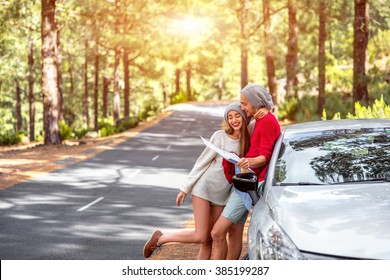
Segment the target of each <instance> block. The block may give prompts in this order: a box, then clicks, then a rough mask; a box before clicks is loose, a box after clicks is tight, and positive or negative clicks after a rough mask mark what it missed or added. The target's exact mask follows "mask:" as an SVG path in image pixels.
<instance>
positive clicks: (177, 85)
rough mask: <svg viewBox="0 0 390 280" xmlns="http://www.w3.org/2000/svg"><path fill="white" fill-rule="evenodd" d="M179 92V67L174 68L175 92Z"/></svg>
mask: <svg viewBox="0 0 390 280" xmlns="http://www.w3.org/2000/svg"><path fill="white" fill-rule="evenodd" d="M179 92H180V69H178V68H176V70H175V94H176V95H178V94H179Z"/></svg>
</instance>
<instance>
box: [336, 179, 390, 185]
mask: <svg viewBox="0 0 390 280" xmlns="http://www.w3.org/2000/svg"><path fill="white" fill-rule="evenodd" d="M364 182H390V177H386V178H371V179H363V180H356V181H344V182H338V183H331V185H340V184H351V183H364Z"/></svg>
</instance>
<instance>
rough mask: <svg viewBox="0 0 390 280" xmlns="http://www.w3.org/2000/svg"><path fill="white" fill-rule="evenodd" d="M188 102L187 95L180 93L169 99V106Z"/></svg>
mask: <svg viewBox="0 0 390 280" xmlns="http://www.w3.org/2000/svg"><path fill="white" fill-rule="evenodd" d="M187 100H188V96H187V93H186V92H184V91H180V92H179V93H178V94H176V95H173V96H172V97H171V105H174V104H179V103H184V102H186V101H187Z"/></svg>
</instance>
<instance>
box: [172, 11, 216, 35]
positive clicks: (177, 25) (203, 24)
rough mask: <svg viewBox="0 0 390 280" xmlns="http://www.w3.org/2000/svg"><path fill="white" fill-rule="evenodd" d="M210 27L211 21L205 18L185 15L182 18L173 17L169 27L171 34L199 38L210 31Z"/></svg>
mask: <svg viewBox="0 0 390 280" xmlns="http://www.w3.org/2000/svg"><path fill="white" fill-rule="evenodd" d="M211 27H212V23H211V21H210V20H208V19H206V18H201V17H194V16H187V17H185V18H182V19H173V20H172V21H171V23H170V28H169V29H170V31H171V33H172V34H175V35H181V36H186V37H191V38H194V37H197V38H198V39H199V40H201V39H202V37H204V36H206V35H207V34H208V33H209V32H210V29H211Z"/></svg>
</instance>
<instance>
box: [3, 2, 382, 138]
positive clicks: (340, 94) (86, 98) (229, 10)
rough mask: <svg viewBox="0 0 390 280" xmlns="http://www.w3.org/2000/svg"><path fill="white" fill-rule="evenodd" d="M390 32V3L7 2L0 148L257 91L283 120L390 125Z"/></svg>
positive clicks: (125, 125)
mask: <svg viewBox="0 0 390 280" xmlns="http://www.w3.org/2000/svg"><path fill="white" fill-rule="evenodd" d="M389 26H390V5H389V1H388V0H354V1H352V0H328V1H326V0H316V1H313V0H213V1H205V0H82V1H81V0H79V1H77V0H41V1H39V0H0V145H9V144H16V143H18V142H28V141H31V142H32V141H43V142H44V144H59V143H61V141H63V140H65V139H72V138H81V137H83V135H85V133H87V132H88V131H96V132H97V133H98V135H99V136H102V137H104V136H107V135H111V134H114V133H117V132H121V131H124V130H126V129H129V128H131V127H134V126H136V125H137V124H138V123H139V122H140V121H143V120H147V119H148V118H152V117H153V116H155V115H156V114H157V113H158V112H160V111H161V110H163V109H164V108H166V107H167V106H169V105H172V104H177V103H181V102H187V101H208V100H238V97H239V91H240V89H241V88H242V87H243V86H245V85H246V84H248V83H258V84H261V85H263V86H265V87H266V88H267V89H268V90H269V91H270V93H271V94H272V96H273V99H274V103H275V105H277V111H276V114H277V117H278V119H279V120H288V121H289V122H302V121H310V120H320V119H326V118H328V119H331V118H332V117H333V116H336V115H337V116H339V117H341V118H345V117H346V116H348V115H351V114H354V113H356V112H355V110H356V108H365V107H364V106H367V107H369V106H374V105H375V104H382V105H380V106H382V107H383V108H384V110H385V111H386V112H387V114H388V115H386V116H385V117H388V118H389V117H390V107H389V105H386V104H390V43H389V42H390V29H389ZM357 106H360V107H357ZM378 110H379V109H378Z"/></svg>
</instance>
